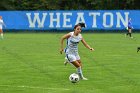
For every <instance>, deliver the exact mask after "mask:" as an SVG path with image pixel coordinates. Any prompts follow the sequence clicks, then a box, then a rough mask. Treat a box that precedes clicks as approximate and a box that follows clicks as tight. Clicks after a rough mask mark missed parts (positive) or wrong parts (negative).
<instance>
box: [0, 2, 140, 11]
mask: <svg viewBox="0 0 140 93" xmlns="http://www.w3.org/2000/svg"><path fill="white" fill-rule="evenodd" d="M79 9H80V10H118V9H121V10H126V9H127V10H128V9H130V10H134V9H140V3H139V0H1V1H0V10H79Z"/></svg>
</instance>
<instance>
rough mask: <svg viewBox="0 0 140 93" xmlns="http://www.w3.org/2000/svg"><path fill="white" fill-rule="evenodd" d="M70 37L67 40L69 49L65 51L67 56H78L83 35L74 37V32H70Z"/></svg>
mask: <svg viewBox="0 0 140 93" xmlns="http://www.w3.org/2000/svg"><path fill="white" fill-rule="evenodd" d="M70 35H71V36H70V37H69V38H68V39H67V47H66V49H65V53H66V54H78V43H79V42H80V41H81V40H82V35H81V34H78V36H75V35H74V32H70Z"/></svg>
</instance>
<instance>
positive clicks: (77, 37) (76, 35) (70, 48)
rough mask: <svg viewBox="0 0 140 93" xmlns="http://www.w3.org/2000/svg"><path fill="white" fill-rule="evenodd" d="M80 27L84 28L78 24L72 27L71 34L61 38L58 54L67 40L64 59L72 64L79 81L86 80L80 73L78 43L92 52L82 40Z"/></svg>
mask: <svg viewBox="0 0 140 93" xmlns="http://www.w3.org/2000/svg"><path fill="white" fill-rule="evenodd" d="M82 27H85V24H84V23H79V24H77V25H75V26H74V31H73V32H70V33H68V34H65V35H64V36H62V37H61V40H60V44H61V48H60V53H61V54H62V52H63V49H64V48H63V42H64V40H65V39H67V47H66V48H65V54H66V59H67V60H68V62H70V63H71V64H73V65H74V66H75V67H76V68H77V73H78V75H79V77H80V79H83V80H88V79H87V78H85V77H84V76H83V73H82V69H81V66H82V63H81V60H80V56H79V54H78V43H79V42H80V41H81V42H82V43H83V45H84V46H85V47H86V48H88V49H89V50H91V51H93V50H94V49H93V48H92V47H90V46H89V45H88V44H87V43H86V41H85V40H84V38H83V37H82V35H81V34H80V33H81V28H82Z"/></svg>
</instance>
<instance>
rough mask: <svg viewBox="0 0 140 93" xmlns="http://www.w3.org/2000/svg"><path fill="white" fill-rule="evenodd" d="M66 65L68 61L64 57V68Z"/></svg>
mask: <svg viewBox="0 0 140 93" xmlns="http://www.w3.org/2000/svg"><path fill="white" fill-rule="evenodd" d="M67 64H68V60H67V58H66V57H65V61H64V65H65V66H66V65H67Z"/></svg>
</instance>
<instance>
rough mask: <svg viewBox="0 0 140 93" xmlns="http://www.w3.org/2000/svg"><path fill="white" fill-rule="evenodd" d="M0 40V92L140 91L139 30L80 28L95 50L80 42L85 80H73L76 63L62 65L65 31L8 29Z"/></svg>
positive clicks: (89, 92) (127, 92) (90, 92)
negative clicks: (126, 33) (129, 34)
mask: <svg viewBox="0 0 140 93" xmlns="http://www.w3.org/2000/svg"><path fill="white" fill-rule="evenodd" d="M4 35H5V38H4V40H0V93H139V92H140V89H139V86H140V73H139V72H140V69H139V67H140V63H139V62H140V57H139V56H140V53H137V52H136V51H137V50H136V49H137V47H138V46H140V43H139V42H140V38H139V37H140V34H138V33H137V34H136V33H135V34H133V36H134V38H133V39H131V38H128V37H124V35H123V34H118V33H117V34H111V33H104V34H103V33H102V34H97V33H96V34H93V33H87V34H85V33H83V37H84V38H85V40H86V42H87V43H88V44H89V45H90V46H93V48H94V49H95V51H94V52H91V51H89V50H88V49H86V48H85V47H84V46H83V45H82V43H79V54H80V56H81V60H82V63H83V74H84V76H85V77H87V78H88V79H89V80H88V81H80V82H78V83H76V84H73V83H71V82H70V81H69V80H68V77H69V75H70V74H71V73H74V72H75V71H76V69H75V68H74V67H73V66H72V65H70V64H68V65H67V66H64V65H63V61H64V54H63V55H61V54H59V46H60V44H59V40H60V37H61V36H62V35H64V33H61V34H60V33H6V34H4Z"/></svg>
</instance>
